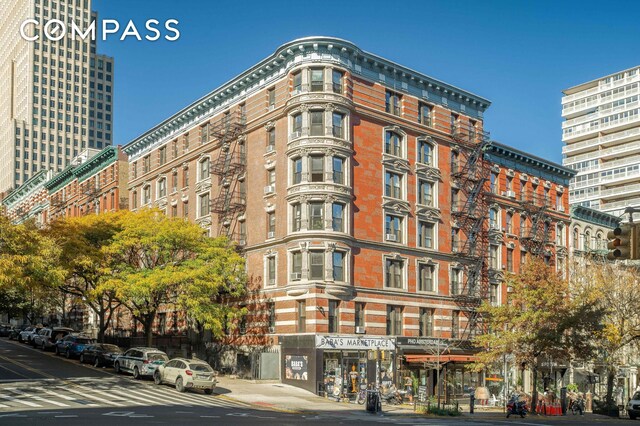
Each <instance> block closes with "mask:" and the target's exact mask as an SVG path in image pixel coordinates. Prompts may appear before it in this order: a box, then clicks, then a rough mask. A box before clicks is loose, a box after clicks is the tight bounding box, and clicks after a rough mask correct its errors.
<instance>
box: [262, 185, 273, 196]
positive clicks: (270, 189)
mask: <svg viewBox="0 0 640 426" xmlns="http://www.w3.org/2000/svg"><path fill="white" fill-rule="evenodd" d="M272 192H275V188H274V186H273V185H267V186H265V187H264V193H265V194H271V193H272Z"/></svg>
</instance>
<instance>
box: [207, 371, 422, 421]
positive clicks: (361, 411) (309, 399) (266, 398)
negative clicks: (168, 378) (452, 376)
mask: <svg viewBox="0 0 640 426" xmlns="http://www.w3.org/2000/svg"><path fill="white" fill-rule="evenodd" d="M216 393H219V394H220V395H221V396H222V397H223V398H229V399H231V400H234V401H238V402H242V403H245V404H247V405H250V406H252V407H253V408H264V409H267V410H274V411H280V412H287V413H295V414H307V415H309V414H321V413H334V414H335V413H340V414H342V415H347V416H351V415H358V416H359V415H371V414H370V413H367V412H366V411H365V406H364V405H359V404H354V403H346V402H337V401H335V400H331V399H327V398H323V397H319V396H317V395H315V394H313V393H311V392H309V391H306V390H304V389H300V388H296V387H294V386H290V385H285V384H283V383H279V382H266V383H265V382H256V381H250V380H243V379H232V378H229V377H226V376H224V377H222V376H221V377H218V386H217V387H216ZM382 411H383V414H384V415H389V416H392V415H393V416H413V415H414V414H413V406H412V405H401V406H398V405H383V406H382Z"/></svg>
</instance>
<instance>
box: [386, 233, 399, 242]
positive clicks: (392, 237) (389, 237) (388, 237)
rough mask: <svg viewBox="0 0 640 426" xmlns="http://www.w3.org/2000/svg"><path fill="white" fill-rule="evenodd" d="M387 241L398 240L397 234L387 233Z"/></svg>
mask: <svg viewBox="0 0 640 426" xmlns="http://www.w3.org/2000/svg"><path fill="white" fill-rule="evenodd" d="M387 241H398V237H397V236H396V234H387Z"/></svg>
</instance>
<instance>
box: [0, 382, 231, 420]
mask: <svg viewBox="0 0 640 426" xmlns="http://www.w3.org/2000/svg"><path fill="white" fill-rule="evenodd" d="M66 383H67V384H66V385H62V384H55V385H54V384H53V383H46V384H45V383H43V382H40V383H33V384H31V385H27V384H23V383H20V385H19V386H16V384H13V386H7V387H4V386H0V402H1V403H0V412H3V411H4V412H6V411H9V410H15V409H20V410H24V409H40V408H58V409H60V408H82V407H119V408H122V407H134V406H176V407H188V408H192V407H220V408H238V407H239V406H242V404H237V403H235V402H233V401H229V400H226V399H222V398H218V397H215V396H210V395H202V394H198V393H192V392H185V393H180V392H178V391H176V390H175V389H173V388H172V387H170V386H164V385H162V386H154V385H148V384H144V383H136V382H124V381H122V380H118V379H113V380H102V381H99V382H96V381H95V380H93V381H92V380H88V379H72V380H68V381H67V382H66Z"/></svg>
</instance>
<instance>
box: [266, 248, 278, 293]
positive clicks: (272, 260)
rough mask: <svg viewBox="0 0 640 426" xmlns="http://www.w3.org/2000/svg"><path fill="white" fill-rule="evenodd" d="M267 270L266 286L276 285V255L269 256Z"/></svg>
mask: <svg viewBox="0 0 640 426" xmlns="http://www.w3.org/2000/svg"><path fill="white" fill-rule="evenodd" d="M265 263H266V265H265V268H266V271H267V272H266V275H267V279H266V282H265V285H266V286H273V285H276V256H275V255H271V256H268V257H267V258H266V259H265Z"/></svg>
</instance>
